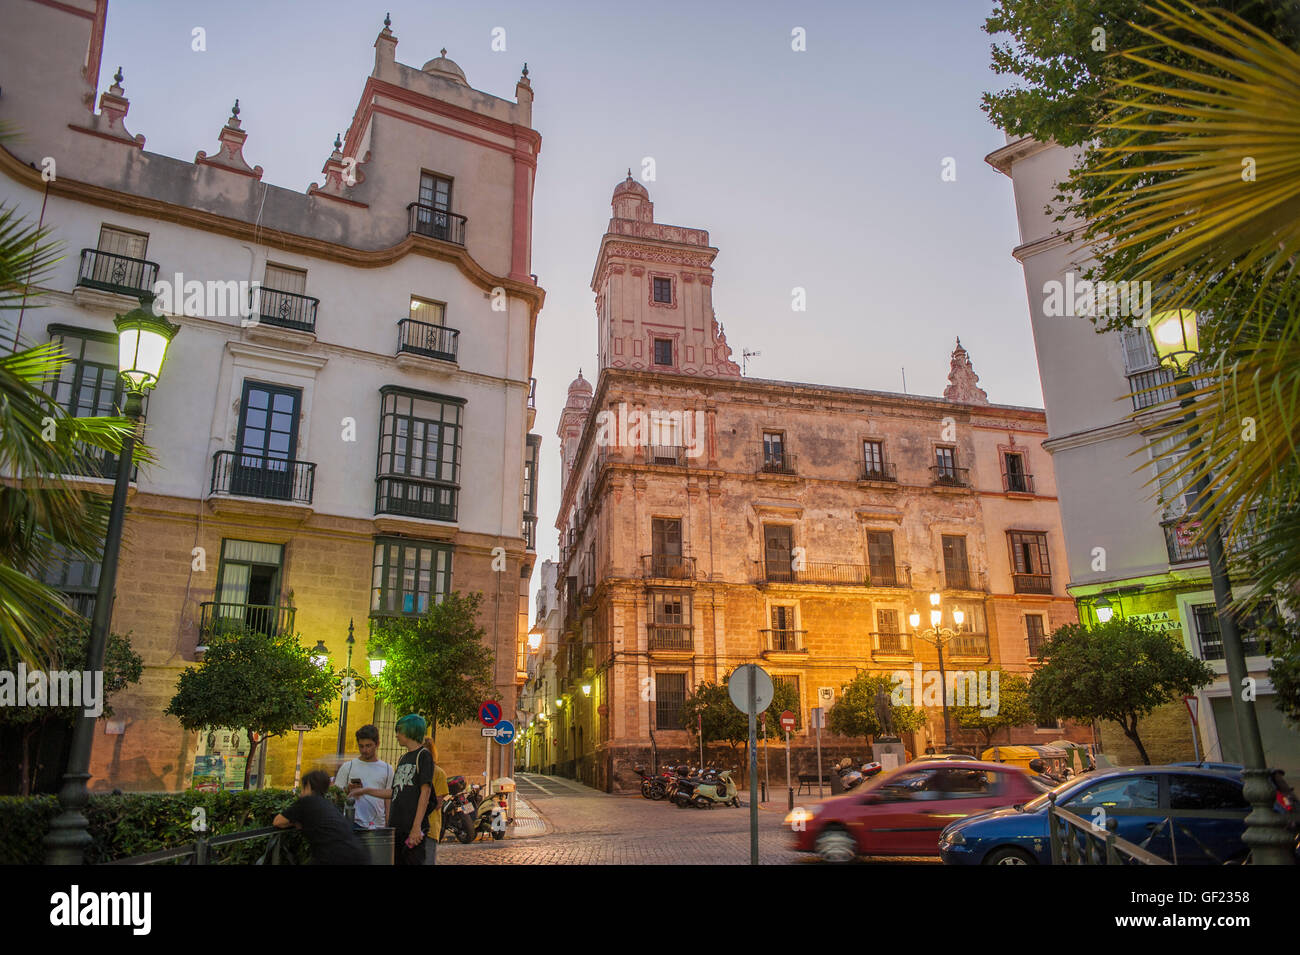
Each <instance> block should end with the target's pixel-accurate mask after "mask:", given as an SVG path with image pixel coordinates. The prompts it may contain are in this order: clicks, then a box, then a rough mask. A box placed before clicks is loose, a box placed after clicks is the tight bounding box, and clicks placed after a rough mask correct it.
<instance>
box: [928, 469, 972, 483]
mask: <svg viewBox="0 0 1300 955" xmlns="http://www.w3.org/2000/svg"><path fill="white" fill-rule="evenodd" d="M930 480H931V483H932V484H935V485H939V486H941V487H970V468H950V467H948V466H947V465H944V464H932V465H930Z"/></svg>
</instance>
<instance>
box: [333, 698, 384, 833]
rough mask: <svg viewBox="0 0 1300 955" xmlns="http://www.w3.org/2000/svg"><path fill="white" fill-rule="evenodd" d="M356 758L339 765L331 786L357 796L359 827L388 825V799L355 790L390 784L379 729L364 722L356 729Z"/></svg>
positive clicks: (382, 786) (381, 787) (368, 827)
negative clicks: (381, 752)
mask: <svg viewBox="0 0 1300 955" xmlns="http://www.w3.org/2000/svg"><path fill="white" fill-rule="evenodd" d="M357 752H358V754H359V755H358V757H357V758H356V759H350V760H348V761H347V762H345V763H343V764H342V765H341V766H339V768H338V772H337V774H335V776H334V785H335V786H338V787H339V789H342V790H343V791H344V792H345V793H347V794H348V795H350V796H353V797H354V798H355V799H356V816H355V820H354V821H355V822H356V825H357V827H358V828H359V829H382V828H383V827H384V826H386V825H388V804H389V800H387V799H380V798H378V797H377V796H369V795H365V796H363V795H358V794H357V793H356V792H354V790H364V789H378V790H388V789H391V788H392V786H393V767H392V766H389V765H388V764H387V763H386V762H384V761H383V760H382V759H380V758H379V730H378V728H376V727H375V726H372V725H371V724H369V723H367V724H366V725H365V726H363V727H361V728H360V729H359V730H357Z"/></svg>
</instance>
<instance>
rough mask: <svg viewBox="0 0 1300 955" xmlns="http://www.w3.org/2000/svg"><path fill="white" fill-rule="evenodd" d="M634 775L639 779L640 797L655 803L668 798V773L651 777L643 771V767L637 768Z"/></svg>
mask: <svg viewBox="0 0 1300 955" xmlns="http://www.w3.org/2000/svg"><path fill="white" fill-rule="evenodd" d="M636 774H637V775H638V776H640V777H641V795H642V796H644V797H645V798H646V799H651V800H654V801H656V802H657V801H659V800H660V799H667V798H668V786H669V783H668V780H669V778H670V777H669V774H668V773H666V772H664V773H660V774H659V775H658V776H651V775H650V774H649V773H647V772H646V771H645V767H644V766H637V767H636Z"/></svg>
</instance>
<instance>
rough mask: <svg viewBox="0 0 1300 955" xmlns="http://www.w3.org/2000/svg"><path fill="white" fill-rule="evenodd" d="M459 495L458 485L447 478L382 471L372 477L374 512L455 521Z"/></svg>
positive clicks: (430, 519)
mask: <svg viewBox="0 0 1300 955" xmlns="http://www.w3.org/2000/svg"><path fill="white" fill-rule="evenodd" d="M459 494H460V487H459V486H458V485H456V484H451V483H448V482H446V481H429V480H426V479H424V478H414V477H405V476H402V475H386V474H381V475H380V476H379V477H377V478H375V513H376V514H392V515H394V516H397V517H417V518H422V519H424V520H429V521H454V520H456V503H457V498H458V497H459Z"/></svg>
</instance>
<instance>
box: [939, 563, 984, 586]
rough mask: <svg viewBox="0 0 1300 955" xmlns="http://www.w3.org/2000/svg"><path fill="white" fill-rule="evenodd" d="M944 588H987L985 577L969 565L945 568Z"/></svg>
mask: <svg viewBox="0 0 1300 955" xmlns="http://www.w3.org/2000/svg"><path fill="white" fill-rule="evenodd" d="M943 589H944V590H978V591H983V590H985V589H986V588H985V584H984V577H983V575H981V574H978V573H975V572H973V571H972V570H971V569H970V568H969V567H953V568H945V569H944V572H943Z"/></svg>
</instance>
